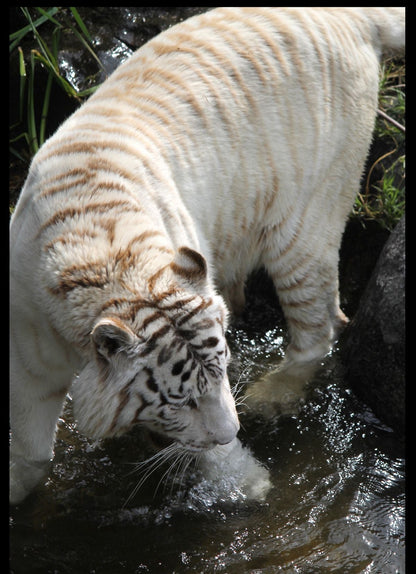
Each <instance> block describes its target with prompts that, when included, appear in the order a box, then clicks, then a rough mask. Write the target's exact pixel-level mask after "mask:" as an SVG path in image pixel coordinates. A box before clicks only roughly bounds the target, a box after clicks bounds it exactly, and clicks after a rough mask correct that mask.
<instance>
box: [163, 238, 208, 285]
mask: <svg viewBox="0 0 416 574" xmlns="http://www.w3.org/2000/svg"><path fill="white" fill-rule="evenodd" d="M170 266H171V269H172V271H173V272H174V273H176V275H179V276H180V277H182V278H183V279H185V280H186V281H188V282H189V283H197V284H204V283H205V282H206V279H207V272H208V267H207V262H206V260H205V258H204V257H203V256H202V255H201V254H200V253H198V251H194V250H193V249H190V248H189V247H179V249H178V250H177V252H176V253H175V257H174V259H173V261H172V263H171V265H170Z"/></svg>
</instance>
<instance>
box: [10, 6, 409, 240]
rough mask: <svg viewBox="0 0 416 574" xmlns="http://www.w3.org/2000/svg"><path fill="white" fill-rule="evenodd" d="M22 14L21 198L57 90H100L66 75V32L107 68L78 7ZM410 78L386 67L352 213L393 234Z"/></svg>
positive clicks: (15, 45)
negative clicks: (367, 157)
mask: <svg viewBox="0 0 416 574" xmlns="http://www.w3.org/2000/svg"><path fill="white" fill-rule="evenodd" d="M20 10H21V13H22V15H23V16H24V20H25V22H26V24H25V25H24V26H22V27H20V28H19V29H18V30H16V31H13V32H12V33H11V34H10V35H9V42H10V46H9V52H10V56H11V57H12V56H13V55H14V61H15V62H16V64H15V65H17V66H18V69H19V79H20V82H19V90H18V91H19V117H18V119H17V121H16V122H15V123H14V124H13V125H12V126H10V146H9V149H10V158H11V159H10V168H11V169H10V171H11V180H10V187H11V194H12V195H13V196H16V195H17V193H18V191H19V189H20V187H21V183H22V182H21V181H20V180H19V175H17V172H20V178H21V174H22V173H25V172H26V171H27V164H28V163H29V161H30V159H31V158H32V157H33V155H34V154H35V153H36V152H37V150H38V149H39V147H40V146H41V145H42V144H43V143H44V141H45V139H46V138H47V136H48V131H47V122H48V117H49V108H50V102H51V93H52V88H53V87H54V86H58V87H59V88H60V89H61V90H62V91H63V92H64V93H65V95H66V98H68V99H69V100H74V101H75V102H77V103H78V102H79V103H81V102H82V101H83V100H84V99H86V98H87V97H88V96H89V95H90V94H91V93H92V92H93V91H95V90H96V89H97V87H98V84H97V83H96V84H95V85H92V87H89V88H88V89H85V90H83V91H79V90H77V88H76V86H75V85H74V84H73V83H71V80H70V79H68V78H66V77H65V76H64V75H63V73H62V72H61V70H60V66H59V51H60V47H61V38H62V34H64V33H65V34H68V33H69V34H72V35H73V37H74V39H75V40H76V41H77V42H78V43H79V45H80V48H81V49H82V50H83V51H85V53H87V54H89V55H90V57H91V58H93V59H94V60H95V61H96V63H97V66H98V67H99V68H101V69H102V64H101V62H100V61H99V59H98V57H97V55H96V54H95V52H94V49H93V41H92V38H91V34H90V32H89V30H88V29H87V27H86V26H85V23H84V21H83V20H82V18H81V16H80V15H79V12H78V10H77V9H76V8H75V7H68V8H62V7H61V8H60V7H49V8H40V7H31V8H30V9H29V8H25V7H20ZM30 35H32V36H33V38H34V40H35V44H36V47H35V48H32V49H30V50H27V48H24V46H25V44H27V42H26V40H27V39H28V37H29V36H30ZM47 38H48V39H47ZM32 45H33V42H32ZM16 54H17V58H16ZM11 61H12V60H11ZM40 68H41V69H42V74H41V73H40ZM45 72H46V78H47V79H46V82H45V80H44V77H45V76H44V74H45ZM404 78H405V64H404V61H403V60H400V59H399V60H395V59H389V60H386V61H385V62H384V63H383V67H382V74H381V77H380V96H379V109H380V110H381V112H382V113H383V114H384V115H383V116H382V115H379V116H378V117H377V121H376V126H375V132H374V144H373V148H372V153H371V154H370V160H369V163H368V169H367V173H366V174H365V176H364V185H363V188H362V189H361V192H360V193H359V194H358V196H357V199H356V202H355V204H354V208H353V211H352V214H351V217H356V218H359V219H360V221H362V223H363V225H365V222H366V221H367V220H373V221H377V222H378V223H379V224H380V225H381V226H382V227H384V228H386V229H388V230H392V229H393V228H394V226H395V225H396V223H397V222H398V221H399V219H400V218H401V216H402V215H403V213H404V210H405V153H404V142H405V134H404V133H403V131H402V130H401V128H400V127H398V125H399V126H403V125H404V114H405V80H404ZM40 104H41V105H40ZM386 116H387V117H386ZM392 120H393V121H392ZM397 124H398V125H397ZM16 166H17V167H16ZM15 173H16V175H14V174H15ZM13 199H15V197H13Z"/></svg>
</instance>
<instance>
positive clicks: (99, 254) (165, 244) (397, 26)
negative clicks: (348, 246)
mask: <svg viewBox="0 0 416 574" xmlns="http://www.w3.org/2000/svg"><path fill="white" fill-rule="evenodd" d="M403 44H404V9H400V8H397V9H396V8H378V9H372V8H357V9H347V8H345V9H344V8H342V9H341V8H339V9H338V8H332V9H324V8H316V9H315V8H298V9H297V8H275V9H274V8H247V9H244V8H219V9H217V10H212V11H209V12H208V13H206V14H204V15H201V16H199V17H196V18H192V19H190V20H188V21H186V22H184V23H183V24H180V25H178V26H175V27H173V28H172V29H170V30H168V31H167V32H165V33H164V34H161V35H160V36H158V37H156V38H154V39H153V40H152V41H151V42H149V43H148V44H146V45H145V46H144V47H143V48H141V49H140V50H139V51H138V52H137V53H136V54H135V55H133V56H132V57H131V58H130V59H129V60H128V61H127V62H126V63H124V64H123V65H122V66H120V68H119V69H117V70H116V71H115V72H114V73H113V75H112V76H111V77H110V78H109V79H108V80H107V81H106V82H105V83H104V84H103V86H102V87H101V88H100V89H99V90H98V91H97V92H96V93H95V94H94V95H93V96H92V97H91V98H90V99H89V101H88V102H87V103H86V104H84V105H83V106H82V107H81V108H80V109H79V110H78V111H77V112H76V113H75V114H73V116H72V117H70V118H69V119H68V120H67V121H66V122H65V123H64V124H63V125H62V126H61V127H60V129H59V130H58V131H57V132H56V134H55V135H54V136H53V137H52V138H51V139H50V140H49V141H48V142H46V144H45V145H44V146H43V147H42V149H41V150H40V151H39V152H38V154H37V156H36V157H35V158H34V160H33V163H32V165H31V168H30V171H29V175H28V179H27V181H26V184H25V186H24V189H23V190H22V194H21V197H20V199H19V202H18V204H17V206H16V209H15V212H14V214H13V218H12V224H11V251H10V273H11V299H12V301H11V313H12V314H11V369H10V371H11V391H10V397H11V427H12V435H13V438H12V446H11V452H12V481H11V487H12V494H11V498H12V500H13V501H15V502H17V501H19V500H21V499H22V498H23V496H24V494H25V493H26V492H28V491H30V489H31V488H32V487H33V486H34V485H35V483H36V482H37V481H38V480H39V475H40V474H41V473H40V471H39V468H43V467H44V466H45V464H46V462H47V461H48V460H49V459H50V458H51V457H52V454H53V451H52V447H53V438H54V428H55V424H56V420H57V417H58V415H59V412H60V409H61V406H62V401H63V398H64V396H65V393H66V391H67V389H68V388H69V385H70V383H71V379H72V376H73V374H74V373H75V372H78V373H80V378H79V379H77V380H76V384H75V385H74V392H75V394H76V395H78V396H77V399H78V401H79V405H81V406H80V408H79V411H80V412H81V413H82V415H81V418H82V419H83V420H84V424H85V427H86V428H90V427H92V428H94V429H101V430H100V432H101V433H105V432H107V431H108V432H109V431H110V430H111V429H113V430H114V429H116V430H120V429H121V428H124V427H123V424H124V423H123V420H124V421H125V423H126V424H127V426H128V424H131V423H132V421H133V420H134V413H135V412H137V409H139V408H140V404H141V403H140V401H141V400H142V401H143V396H144V393H145V392H146V393H149V392H150V391H149V389H148V388H147V390H146V384H147V385H149V384H150V382H149V380H148V381H147V383H146V379H145V377H144V376H143V373H142V375H140V377H139V376H138V378H137V388H139V387H140V393H139V394H140V396H141V397H142V398H138V397H139V395H137V393H136V390H134V392H133V390H132V389H136V387H135V386H134V385H135V384H136V382H135V383H133V382H132V381H133V380H135V379H134V377H133V375H134V373H135V372H136V371H134V372H130V370H131V369H133V366H135V367H137V368H140V369H144V368H145V364H144V363H143V362H140V361H139V360H138V359H137V353H139V350H138V349H139V347H140V345H139V343H140V341H142V342H143V341H146V340H148V339H149V338H150V339H151V336H152V332H154V331H155V329H157V328H160V325H170V324H172V325H173V324H175V321H176V322H177V317H175V316H174V314H173V315H172V313H173V312H171V311H169V312H166V313H165V311H163V313H162V314H163V317H164V318H163V320H162V319H160V321H161V323H157V320H156V319H154V320H153V319H152V324H151V326H149V328H147V329H143V330H141V325H143V324H144V323H143V322H144V321H146V319H149V317H151V314H152V313H153V312H154V310H152V309H153V308H149V309H150V310H149V309H147V310H146V309H145V310H143V309H140V310H139V309H138V310H137V313H136V314H135V315H134V317H133V316H132V317H131V318H130V319H123V320H121V319H120V317H122V316H125V317H129V309H131V308H134V304H133V303H131V305H130V307H129V306H128V304H127V303H126V304H125V305H124V304H120V305H119V306H117V305H116V304H113V306H111V313H110V311H107V315H106V314H105V313H104V312H103V309H105V308H106V307H105V305H106V302H108V301H112V300H114V299H117V298H124V299H126V300H129V301H130V300H133V299H134V298H135V297H136V298H137V297H138V296H140V297H141V298H143V299H144V300H146V301H151V302H152V305H154V304H155V301H158V300H160V301H162V302H164V304H165V306H166V305H167V304H168V303H169V301H170V303H172V302H173V303H174V302H175V301H179V300H180V299H181V298H182V299H183V300H185V299H186V298H189V297H191V298H193V301H203V302H208V301H211V303H210V304H209V308H208V307H207V309H206V310H205V311H204V313H203V314H202V316H203V318H204V320H208V319H209V320H212V321H213V324H214V326H212V327H210V329H211V330H210V337H211V338H212V339H211V340H213V339H217V340H218V345H217V348H216V351H215V353H217V352H218V353H223V354H222V355H221V356H222V358H221V361H222V362H221V366H220V368H219V371H218V373H217V375H216V376H215V377H214V379H216V380H215V381H211V382H210V383H209V384H208V383H207V388H206V389H205V391H203V392H201V393H199V395H198V396H199V397H200V398H201V397H202V398H201V403H202V404H203V403H204V402H205V403H209V401H210V400H211V398H212V397H215V400H216V401H217V403H216V404H217V406H218V405H220V404H221V405H222V407H223V408H222V407H221V408H219V410H218V412H219V413H222V414H223V415H224V413H225V417H226V418H227V419H228V420H227V421H226V422H224V423H220V422H219V424H220V425H221V424H223V425H224V428H223V431H224V432H223V436H225V435H227V437H228V438H229V439H230V440H231V439H232V438H233V435H235V432H236V429H237V426H238V423H237V422H236V414H235V409H233V408H232V407H231V406H230V394H229V386H228V380H227V379H226V375H225V362H224V359H223V357H224V350H225V341H224V333H223V329H224V326H225V322H224V321H225V319H224V317H225V309H224V303H223V301H222V299H221V298H220V297H219V296H218V295H217V294H216V289H217V288H218V289H219V290H220V291H221V292H222V294H223V296H224V298H225V300H226V301H227V303H228V304H229V306H230V307H231V308H233V307H234V308H238V307H241V306H242V305H243V303H244V300H243V296H244V292H243V288H244V280H245V278H246V276H247V274H248V273H249V272H250V271H252V270H253V269H255V268H257V267H259V266H261V265H264V266H265V267H266V269H267V270H268V272H269V274H270V275H271V277H272V279H273V281H274V284H275V287H276V290H277V293H278V295H279V298H280V302H281V304H282V307H283V310H284V313H285V316H286V319H287V322H288V326H289V331H290V336H291V344H290V346H289V348H288V352H287V361H286V363H285V364H286V366H287V367H288V368H289V370H290V369H292V367H291V366H293V365H294V366H295V367H294V369H295V371H296V372H298V371H299V369H300V371H301V370H302V369H301V368H300V366H302V365H306V367H305V368H307V369H309V365H310V363H311V361H312V362H313V361H317V360H319V359H320V358H321V357H322V356H323V355H325V353H326V352H327V351H328V349H329V348H330V345H331V343H332V341H333V339H334V337H335V336H336V332H337V329H338V327H339V326H340V324H341V323H342V322H343V321H345V318H344V317H343V315H342V312H341V311H340V309H339V301H338V279H337V266H338V249H339V245H340V241H341V236H342V232H343V229H344V225H345V221H346V218H347V215H348V212H349V210H350V208H351V205H352V202H353V199H354V196H355V194H356V192H357V190H358V186H359V181H360V177H361V173H362V169H363V165H364V161H365V158H366V154H367V150H368V147H369V143H370V140H371V133H372V129H373V124H374V118H375V111H376V106H377V89H378V71H379V54H380V52H381V51H382V50H384V49H388V48H397V47H399V46H400V47H401V46H403ZM149 232H150V233H151V235H149ZM181 247H185V248H187V249H188V251H183V250H182V251H181ZM196 252H198V253H200V254H202V258H201V259H200V260H199V259H198V257H197V255H195V253H196ZM181 253H182V255H181ZM184 253H185V254H186V253H188V256H186V255H185V256H184V255H183V254H184ZM192 253H193V255H192ZM189 254H191V255H189ZM202 261H205V263H204V264H202ZM175 266H176V267H175ZM198 267H199V268H200V269H198ZM175 268H176V270H178V269H179V273H176V274H175V272H173V271H172V270H174V269H175ZM83 286H86V288H83ZM172 287H175V289H176V291H175V294H172ZM198 297H199V298H200V299H198ZM192 304H193V303H189V305H192ZM195 304H196V303H195ZM198 304H199V303H198ZM171 307H172V306H171ZM181 312H183V310H182V311H181V310H180V309H178V311H177V313H179V314H180V313H181ZM108 313H110V316H109V315H108ZM123 314H124V315H123ZM109 318H111V320H114V319H117V318H118V319H120V321H121V324H120V328H119V331H118V333H117V334H116V337H119V338H120V339H121V340H125V341H128V340H129V337H128V336H127V335H126V333H129V332H132V333H133V335H134V336H133V337H132V338H131V341H130V343H131V344H130V343H129V344H126V348H125V349H122V350H121V351H120V352H121V353H124V354H123V356H122V359H121V355H120V356H119V357H118V358H117V361H118V362H117V361H116V359H115V358H114V359H113V358H111V361H110V359H109V361H110V362H111V365H112V367H111V368H109V372H112V373H117V374H116V375H114V378H113V379H108V378H106V377H107V375H106V377H104V375H102V374H101V375H99V374H98V373H99V372H101V373H102V372H103V369H101V371H97V364H98V363H97V360H98V361H102V360H103V357H102V356H101V358H98V359H97V341H95V340H94V337H92V336H91V333H93V332H94V329H95V328H96V326H97V324H99V323H100V321H103V320H109ZM149 320H150V319H149ZM158 320H159V319H158ZM192 321H193V322H194V323H195V325H197V319H192ZM192 324H193V323H192ZM191 326H192V325H191ZM195 329H197V327H195ZM110 331H111V327H110V326H109V329H108V332H107V334H106V335H105V336H106V337H110V338H111V332H110ZM142 331H143V332H142ZM134 337H138V338H141V339H140V341H139V339H138V340H137V341H136V340H135V339H134ZM170 337H172V332H170V333H166V335H164V336H163V338H161V340H160V341H159V342H158V344H159V347H158V352H159V353H160V352H161V351H160V349H161V345H168V341H169V338H170ZM197 337H198V345H199V347H201V346H202V347H203V346H204V343H203V340H204V339H203V337H205V340H206V337H207V335H203V333H202V331H201V333H199V332H198V336H197ZM146 338H147V339H146ZM119 342H120V341H118V343H119ZM198 345H197V346H198ZM178 348H180V349H182V347H178ZM180 352H181V353H185V351H183V350H181V351H180ZM134 353H136V355H135V354H134ZM215 353H214V352H213V351H212V352H211V351H210V353H208V354H209V360H210V361H215V360H217V361H220V359H219V358H218V357H219V356H220V355H216V354H215ZM149 356H152V355H149ZM181 356H182V355H181ZM129 357H130V358H131V357H134V360H133V359H132V360H131V361H130V362H129ZM185 358H186V355H184V356H183V360H185ZM151 360H152V361H153V363H151V368H152V370H154V369H156V367H157V360H156V358H153V359H151ZM172 360H173V359H172ZM114 361H115V362H114ZM149 361H150V359H149ZM113 362H114V364H113ZM115 364H117V365H121V364H123V365H124V366H123V369H122V370H118V371H115V370H114V365H115ZM157 368H159V367H157ZM111 369H113V370H111ZM164 369H165V370H163V369H161V370H158V371H157V372H158V377H159V380H158V384H160V385H162V381H164V382H163V385H165V386H168V385H169V384H170V383H169V380H170V378H169V373H170V371H171V369H172V364H171V363H168V364H167V365H165V367H164ZM143 372H144V371H143ZM82 373H83V374H82ZM92 373H94V377H95V379H94V377H92ZM292 374H293V373H292ZM86 375H88V376H87V377H86V378H85V376H86ZM129 375H131V377H133V378H130V379H129V378H128V376H129ZM83 377H84V378H83ZM100 377H101V379H100ZM111 380H113V382H114V385H115V386H114V387H112V386H111ZM82 381H83V382H82ZM119 384H120V385H121V387H117V385H119ZM129 384H131V385H132V386H131V387H127V388H128V392H127V391H125V392H124V391H123V389H125V388H126V387H125V386H124V387H123V385H129ZM216 384H220V385H222V387H221V388H222V390H221V392H218V391H215V392H214V390H213V389H215V388H216V387H215V385H216ZM106 385H107V386H106ZM192 385H193V387H195V385H196V382H195V381H193V382H192ZM192 385H191V383H189V389H188V390H187V392H188V395H186V396H187V397H188V398H189V397H190V393H191V391H192V388H193V387H192ZM115 388H117V389H118V394H117V393H115V391H114V389H115ZM268 388H269V387H268ZM77 389H78V390H77ZM111 389H112V390H111ZM179 389H180V384H179V379H178V382H177V383H175V389H174V390H175V391H176V392H178V393H179V392H182V391H179ZM263 390H264V389H263ZM123 392H124V395H123ZM137 392H139V391H137ZM135 393H136V394H135ZM224 393H225V395H224ZM197 394H198V393H197ZM204 394H206V395H207V396H209V397H211V398H210V399H207V400H205V398H204ZM260 394H261V393H260ZM263 395H264V396H268V395H267V393H266V394H264V393H263ZM224 396H225V397H226V399H224ZM221 397H222V398H221ZM148 399H149V400H150V398H149V397H148ZM212 400H214V399H212ZM93 401H98V402H96V403H95V404H93ZM124 403H125V406H126V408H125V409H124V410H123V408H122V407H123V405H124ZM142 404H143V403H142ZM181 404H182V403H181ZM183 405H184V407H183V408H184V409H188V410H189V408H190V407H189V403H186V402H183ZM224 405H227V406H226V407H224ZM107 409H108V410H107ZM188 410H186V413H187V414H186V416H191V415H190V411H189V412H188ZM118 411H120V412H119V413H118ZM194 411H195V413H196V412H198V411H197V410H196V409H194ZM152 412H153V411H152ZM184 412H185V411H184ZM155 413H156V410H155V411H154V412H153V414H152V417H153V416H156V414H155ZM195 413H194V415H192V417H193V418H192V421H193V422H192V424H191V423H189V429H192V438H189V440H194V441H196V442H197V443H198V444H199V445H201V444H202V443H204V444H205V443H206V439H207V436H210V437H211V439H210V440H214V438H215V430H213V429H212V428H211V427H212V426H213V425H214V426H215V424H214V423H215V420H213V419H215V416H214V414H215V408H211V407H210V408H207V410H206V413H209V414H206V415H204V414H201V411H199V414H195ZM183 416H184V420H185V418H186V416H185V414H184V415H183ZM123 417H124V418H123ZM152 417H151V418H152ZM204 417H205V418H204ZM89 418H90V420H89ZM208 419H209V422H208V423H207V420H208ZM190 420H191V419H190ZM152 421H153V419H152V420H147V421H146V423H147V424H149V425H150V426H151V425H152ZM204 425H205V427H204ZM119 426H120V429H119ZM208 427H209V428H208ZM204 428H205V430H203V429H204ZM97 432H98V431H97ZM220 434H221V433H220ZM181 436H182V435H181ZM187 436H188V437H189V435H187ZM212 437H214V438H212ZM217 438H218V437H217ZM187 440H188V439H187ZM221 440H222V439H221ZM210 444H211V443H210ZM212 444H213V443H212ZM212 444H211V446H212Z"/></svg>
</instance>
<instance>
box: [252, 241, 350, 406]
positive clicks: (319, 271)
mask: <svg viewBox="0 0 416 574" xmlns="http://www.w3.org/2000/svg"><path fill="white" fill-rule="evenodd" d="M298 260H299V261H302V260H303V261H305V260H306V261H307V263H305V264H304V265H303V266H302V265H299V266H298V267H297V269H296V270H293V269H291V270H290V269H289V271H287V270H284V269H283V267H282V266H280V265H279V260H277V262H276V263H275V264H272V262H270V263H269V266H268V272H269V273H270V275H271V276H272V279H273V282H274V285H275V288H276V291H277V294H278V297H279V302H280V304H281V307H282V310H283V313H284V315H285V319H286V322H287V326H288V331H289V336H290V343H289V345H288V347H287V350H286V354H285V358H284V360H283V361H282V363H281V364H280V365H279V366H278V367H277V368H276V369H275V370H273V371H271V372H269V373H266V374H265V375H264V376H263V377H262V379H260V380H259V381H257V382H256V383H255V384H254V385H253V386H251V387H250V388H249V389H248V391H247V397H246V403H247V404H248V406H249V407H250V408H254V409H255V410H259V411H261V412H262V413H263V414H266V415H267V414H269V415H272V414H274V413H276V412H281V413H293V412H295V413H296V412H297V411H298V409H299V406H300V404H301V403H302V400H303V399H304V398H305V394H306V385H307V383H308V382H309V381H310V380H311V379H312V378H313V376H314V374H315V373H316V371H317V369H318V368H319V366H320V364H321V362H322V360H323V359H324V357H325V356H326V355H327V354H328V352H329V351H330V349H331V347H332V345H333V343H334V342H335V340H336V338H337V336H338V334H339V332H340V330H341V329H342V328H343V327H344V326H345V325H346V324H347V322H348V319H347V318H346V316H345V315H344V313H343V312H342V311H341V309H340V307H339V295H338V251H337V250H335V249H332V250H328V252H327V253H326V258H325V257H324V256H323V254H321V256H320V257H309V258H308V259H305V257H301V255H299V258H298Z"/></svg>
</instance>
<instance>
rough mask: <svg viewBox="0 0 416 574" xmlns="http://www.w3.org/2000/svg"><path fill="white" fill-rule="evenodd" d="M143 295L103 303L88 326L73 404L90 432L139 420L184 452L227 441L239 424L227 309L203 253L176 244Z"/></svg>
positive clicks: (112, 431) (96, 434)
mask: <svg viewBox="0 0 416 574" xmlns="http://www.w3.org/2000/svg"><path fill="white" fill-rule="evenodd" d="M149 283H151V284H150V289H149V293H151V295H148V296H147V297H145V298H143V299H140V300H138V299H137V298H136V299H135V300H134V302H133V301H132V303H131V305H130V306H129V307H127V308H126V306H125V305H124V306H123V307H122V308H121V309H117V305H115V307H114V309H113V310H111V312H110V309H107V311H106V314H105V316H102V317H100V318H98V319H97V321H96V323H95V326H94V328H93V330H92V332H91V344H90V357H89V360H88V361H87V364H86V365H85V367H84V368H83V370H82V371H81V373H80V374H79V375H78V377H77V378H76V380H75V382H74V385H73V388H72V396H73V407H74V414H75V417H76V419H77V423H78V427H79V429H80V431H81V432H83V433H85V434H86V435H87V436H90V437H92V438H101V437H108V436H114V435H118V434H121V433H123V432H125V431H127V430H128V429H130V428H131V427H132V426H133V425H135V424H141V425H144V426H145V427H147V429H149V430H150V431H153V432H155V433H157V434H159V435H162V436H163V437H166V438H168V439H170V440H173V441H175V442H177V443H178V444H179V445H181V446H182V447H184V448H185V449H187V450H189V451H194V452H199V451H202V450H206V449H210V448H213V447H214V446H216V445H218V444H227V443H229V442H231V441H232V440H233V439H234V438H235V436H236V434H237V432H238V429H239V422H238V416H237V412H236V408H235V403H234V399H233V396H232V393H231V390H230V385H229V382H228V378H227V363H228V360H229V351H228V347H227V343H226V340H225V328H226V318H227V312H226V308H225V305H224V302H223V300H222V298H221V297H220V296H218V295H217V294H216V293H215V291H214V289H213V288H212V287H211V286H210V282H209V281H208V278H207V266H206V262H205V259H204V258H203V257H202V256H201V255H200V254H199V253H197V252H195V251H193V250H191V249H189V248H187V247H184V248H180V249H179V250H178V252H177V253H176V255H175V258H174V259H173V261H172V262H171V263H170V265H169V266H167V267H166V268H165V269H164V271H163V273H159V274H157V277H156V276H154V277H153V278H152V280H151V281H150V282H149Z"/></svg>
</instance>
